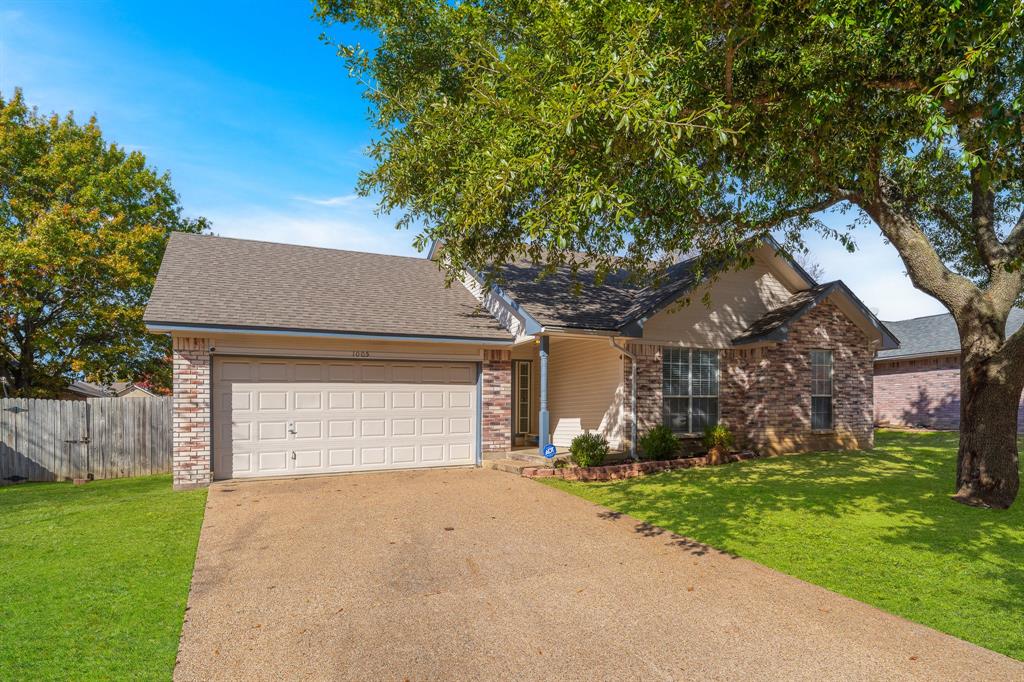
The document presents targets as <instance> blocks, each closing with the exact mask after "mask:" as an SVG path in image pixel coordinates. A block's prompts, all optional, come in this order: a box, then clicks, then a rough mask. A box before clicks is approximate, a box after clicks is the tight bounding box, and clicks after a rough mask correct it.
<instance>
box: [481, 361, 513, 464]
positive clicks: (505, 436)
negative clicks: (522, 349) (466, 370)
mask: <svg viewBox="0 0 1024 682" xmlns="http://www.w3.org/2000/svg"><path fill="white" fill-rule="evenodd" d="M482 372H483V376H482V377H481V379H482V381H481V383H482V391H483V395H482V399H483V415H482V423H481V425H480V428H481V433H482V436H483V438H482V440H483V451H484V453H485V454H486V453H489V452H508V451H509V449H510V448H511V447H512V353H511V352H510V351H507V350H485V351H484V361H483V366H482Z"/></svg>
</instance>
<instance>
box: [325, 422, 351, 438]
mask: <svg viewBox="0 0 1024 682" xmlns="http://www.w3.org/2000/svg"><path fill="white" fill-rule="evenodd" d="M327 426H328V430H327V435H328V436H329V437H330V438H351V437H353V436H354V435H356V423H355V421H353V420H351V419H332V420H330V421H328V422H327Z"/></svg>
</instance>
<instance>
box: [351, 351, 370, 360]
mask: <svg viewBox="0 0 1024 682" xmlns="http://www.w3.org/2000/svg"><path fill="white" fill-rule="evenodd" d="M352 357H354V358H368V357H370V351H368V350H354V351H352Z"/></svg>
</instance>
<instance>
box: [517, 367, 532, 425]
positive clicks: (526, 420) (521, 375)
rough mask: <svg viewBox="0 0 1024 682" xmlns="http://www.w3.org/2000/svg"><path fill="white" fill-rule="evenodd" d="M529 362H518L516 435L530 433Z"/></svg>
mask: <svg viewBox="0 0 1024 682" xmlns="http://www.w3.org/2000/svg"><path fill="white" fill-rule="evenodd" d="M530 370H531V366H530V361H529V360H518V361H516V433H529V432H530V412H531V410H530V388H531V386H530V379H531V373H530Z"/></svg>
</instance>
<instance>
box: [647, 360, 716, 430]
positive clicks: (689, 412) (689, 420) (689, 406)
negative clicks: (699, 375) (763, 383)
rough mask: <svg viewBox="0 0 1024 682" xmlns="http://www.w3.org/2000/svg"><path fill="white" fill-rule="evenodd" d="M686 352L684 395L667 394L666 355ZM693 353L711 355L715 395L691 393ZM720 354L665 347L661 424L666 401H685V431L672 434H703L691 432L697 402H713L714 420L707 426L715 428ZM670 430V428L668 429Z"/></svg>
mask: <svg viewBox="0 0 1024 682" xmlns="http://www.w3.org/2000/svg"><path fill="white" fill-rule="evenodd" d="M682 351H685V352H686V391H687V393H686V395H677V394H669V393H667V392H666V391H665V385H666V382H665V363H666V361H668V354H669V353H670V352H682ZM694 352H698V353H713V354H714V358H715V373H714V385H715V394H714V395H709V394H704V393H701V394H699V395H697V394H695V393H694V392H693V358H694ZM721 378H722V353H721V351H720V350H719V349H718V348H691V347H680V346H665V347H664V348H663V349H662V352H661V418H662V422H666V421H667V420H666V419H665V417H666V410H665V405H666V401H667V400H669V399H672V400H685V401H686V430H683V431H680V430H679V429H676V428H673V429H672V431H673V433H676V434H679V435H682V436H699V435H701V434H702V433H703V432H701V431H694V430H693V401H694V399H697V400H701V399H703V400H711V399H713V400H714V401H715V414H714V418H713V419H712V420H711V421H710V423H709V424H708V425H709V426H715V425H717V424H718V423H719V420H720V419H721V416H722V415H721V412H722V409H721V394H722V384H721ZM670 428H671V427H670Z"/></svg>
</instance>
